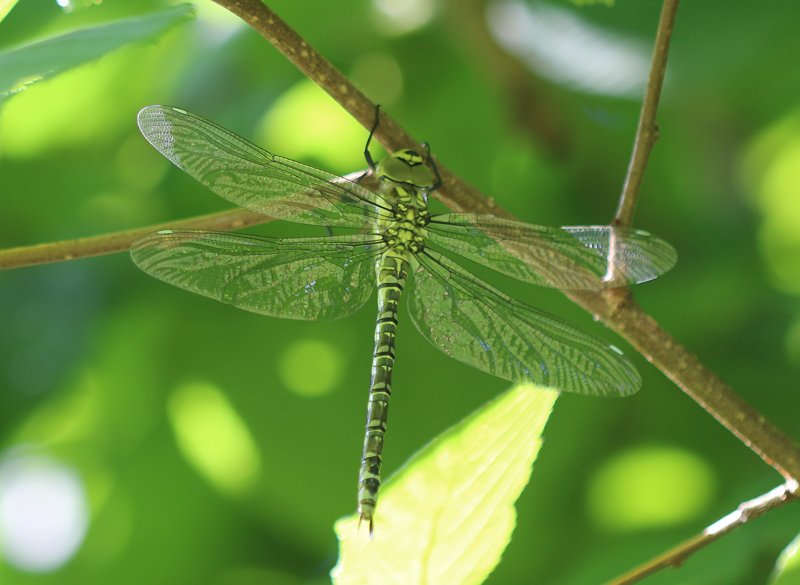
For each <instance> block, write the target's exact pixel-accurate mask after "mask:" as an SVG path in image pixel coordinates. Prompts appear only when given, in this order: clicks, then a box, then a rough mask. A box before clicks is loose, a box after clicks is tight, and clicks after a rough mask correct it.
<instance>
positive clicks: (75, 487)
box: [0, 448, 89, 573]
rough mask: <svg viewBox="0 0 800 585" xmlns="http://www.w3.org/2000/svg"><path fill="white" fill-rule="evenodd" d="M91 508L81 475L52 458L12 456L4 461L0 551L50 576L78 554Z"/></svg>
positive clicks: (11, 561) (0, 481) (0, 477)
mask: <svg viewBox="0 0 800 585" xmlns="http://www.w3.org/2000/svg"><path fill="white" fill-rule="evenodd" d="M88 525H89V506H88V502H87V497H86V490H85V488H84V485H83V482H82V481H81V478H80V477H79V476H78V474H77V472H76V471H75V470H74V469H72V468H71V467H68V466H66V465H64V464H63V463H60V462H58V461H56V460H54V459H52V458H50V457H47V456H44V455H30V454H26V453H25V452H24V451H22V450H20V449H19V448H18V449H16V450H12V451H10V452H6V454H5V456H4V458H3V460H2V462H0V547H1V548H0V551H1V552H2V555H3V557H4V558H5V560H6V561H7V562H8V563H9V564H10V565H13V566H14V567H16V568H17V569H19V570H21V571H26V572H30V573H46V572H50V571H54V570H56V569H58V568H59V567H61V566H62V565H64V564H65V563H66V562H67V561H69V560H70V559H71V558H72V557H73V555H74V554H75V553H76V552H77V551H78V549H79V548H80V546H81V544H82V543H83V539H84V536H86V529H87V527H88Z"/></svg>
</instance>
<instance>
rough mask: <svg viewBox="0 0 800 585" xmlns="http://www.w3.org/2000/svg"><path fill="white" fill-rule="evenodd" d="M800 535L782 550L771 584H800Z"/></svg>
mask: <svg viewBox="0 0 800 585" xmlns="http://www.w3.org/2000/svg"><path fill="white" fill-rule="evenodd" d="M798 549H800V536H797V537H796V538H795V539H794V540H793V541H792V542H791V543H789V546H787V547H786V548H785V549H783V551H782V552H781V554H780V556H779V557H778V560H777V561H776V563H775V571H774V572H773V573H772V577H771V578H770V580H769V583H770V585H798V584H800V555H798V554H797V551H798Z"/></svg>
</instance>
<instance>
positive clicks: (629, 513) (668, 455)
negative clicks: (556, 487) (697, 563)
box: [586, 445, 716, 532]
mask: <svg viewBox="0 0 800 585" xmlns="http://www.w3.org/2000/svg"><path fill="white" fill-rule="evenodd" d="M715 491H716V477H715V474H714V471H713V469H712V468H711V467H710V466H709V465H708V463H706V462H705V461H704V460H703V459H701V458H700V457H699V456H698V455H696V454H694V453H692V452H690V451H686V450H684V449H679V448H677V447H667V446H658V445H651V446H643V447H636V448H633V449H630V450H628V451H624V452H622V453H620V454H619V455H617V456H616V457H614V458H612V459H610V460H609V461H606V462H605V463H604V464H603V465H602V466H601V467H600V469H599V470H598V471H597V472H596V473H595V475H594V477H593V478H592V479H591V481H590V483H589V487H588V491H587V495H586V496H587V506H588V508H589V513H590V515H591V516H592V518H593V519H594V522H595V524H596V525H597V526H598V527H600V528H602V529H604V530H606V531H609V532H631V531H637V530H643V529H653V528H662V527H665V526H673V525H676V524H681V523H684V522H687V521H690V520H693V519H695V518H697V517H698V516H699V515H700V514H702V513H703V512H704V511H705V510H706V508H707V506H708V504H709V503H710V502H711V498H712V496H713V495H714V492H715Z"/></svg>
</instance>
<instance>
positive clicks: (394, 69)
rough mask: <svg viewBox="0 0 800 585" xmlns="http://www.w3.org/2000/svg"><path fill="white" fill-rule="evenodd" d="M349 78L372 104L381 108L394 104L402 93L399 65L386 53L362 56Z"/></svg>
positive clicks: (401, 73)
mask: <svg viewBox="0 0 800 585" xmlns="http://www.w3.org/2000/svg"><path fill="white" fill-rule="evenodd" d="M350 77H351V79H352V80H353V83H355V84H356V85H357V86H358V87H359V88H360V89H361V90H362V91H363V92H364V93H365V94H366V95H367V96H369V98H370V99H371V100H372V101H373V102H375V103H376V104H382V105H383V106H386V105H389V104H392V103H394V102H396V101H397V98H399V97H400V94H401V93H402V91H403V72H402V71H401V70H400V65H399V64H398V63H397V61H396V60H395V58H394V57H392V56H391V55H387V54H386V53H369V54H367V55H364V56H363V57H361V58H360V59H359V60H358V61H356V63H355V65H353V70H352V72H351V74H350Z"/></svg>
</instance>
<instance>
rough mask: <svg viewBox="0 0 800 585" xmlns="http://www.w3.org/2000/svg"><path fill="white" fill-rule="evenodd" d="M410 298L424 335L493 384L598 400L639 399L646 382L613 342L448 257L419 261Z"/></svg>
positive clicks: (424, 256) (427, 255) (428, 252)
mask: <svg viewBox="0 0 800 585" xmlns="http://www.w3.org/2000/svg"><path fill="white" fill-rule="evenodd" d="M417 259H418V261H419V264H420V266H419V268H418V269H417V273H416V275H415V279H414V288H413V291H412V292H411V295H410V297H409V304H408V307H409V312H410V313H411V318H412V320H413V321H414V324H415V325H416V326H417V329H419V331H420V332H421V333H422V335H423V336H424V337H425V338H426V339H427V340H428V341H430V342H431V343H432V344H433V345H434V346H436V347H437V348H439V349H440V350H441V351H443V352H444V353H446V354H447V355H449V356H451V357H453V358H455V359H457V360H459V361H461V362H464V363H465V364H468V365H470V366H474V367H476V368H478V369H479V370H483V371H485V372H488V373H490V374H492V375H494V376H498V377H500V378H504V379H506V380H511V381H512V382H527V383H533V384H537V385H541V386H547V387H550V388H555V389H558V390H566V391H568V392H576V393H579V394H591V395H596V396H625V395H628V394H632V393H634V392H636V391H637V390H638V389H639V387H640V386H641V383H642V379H641V377H640V376H639V372H637V371H636V369H635V368H634V366H633V364H632V363H631V362H630V361H629V360H628V359H627V358H626V357H625V356H623V355H622V354H621V352H619V350H617V349H616V348H613V347H612V346H610V345H609V344H608V343H607V342H605V341H603V340H602V339H600V338H599V337H595V336H594V335H591V334H590V333H587V332H585V331H581V330H580V329H578V328H576V327H574V326H573V325H571V324H569V323H567V322H566V321H562V320H561V319H558V318H557V317H554V316H552V315H548V314H547V313H544V312H542V311H538V310H536V309H534V308H533V307H529V306H528V305H525V304H523V303H520V302H518V301H515V300H513V299H512V298H510V297H508V296H506V295H504V294H503V293H501V292H500V291H498V290H496V289H495V288H493V287H491V286H490V285H489V284H487V283H485V282H483V281H481V280H480V279H478V278H476V277H475V276H473V275H471V274H469V273H468V272H466V271H465V270H464V269H462V268H461V267H459V266H458V265H457V264H455V263H454V262H452V261H451V260H449V259H448V258H445V257H444V256H442V255H441V254H438V253H436V252H433V251H431V250H427V249H426V250H425V251H424V252H422V253H420V254H418V255H417Z"/></svg>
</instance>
